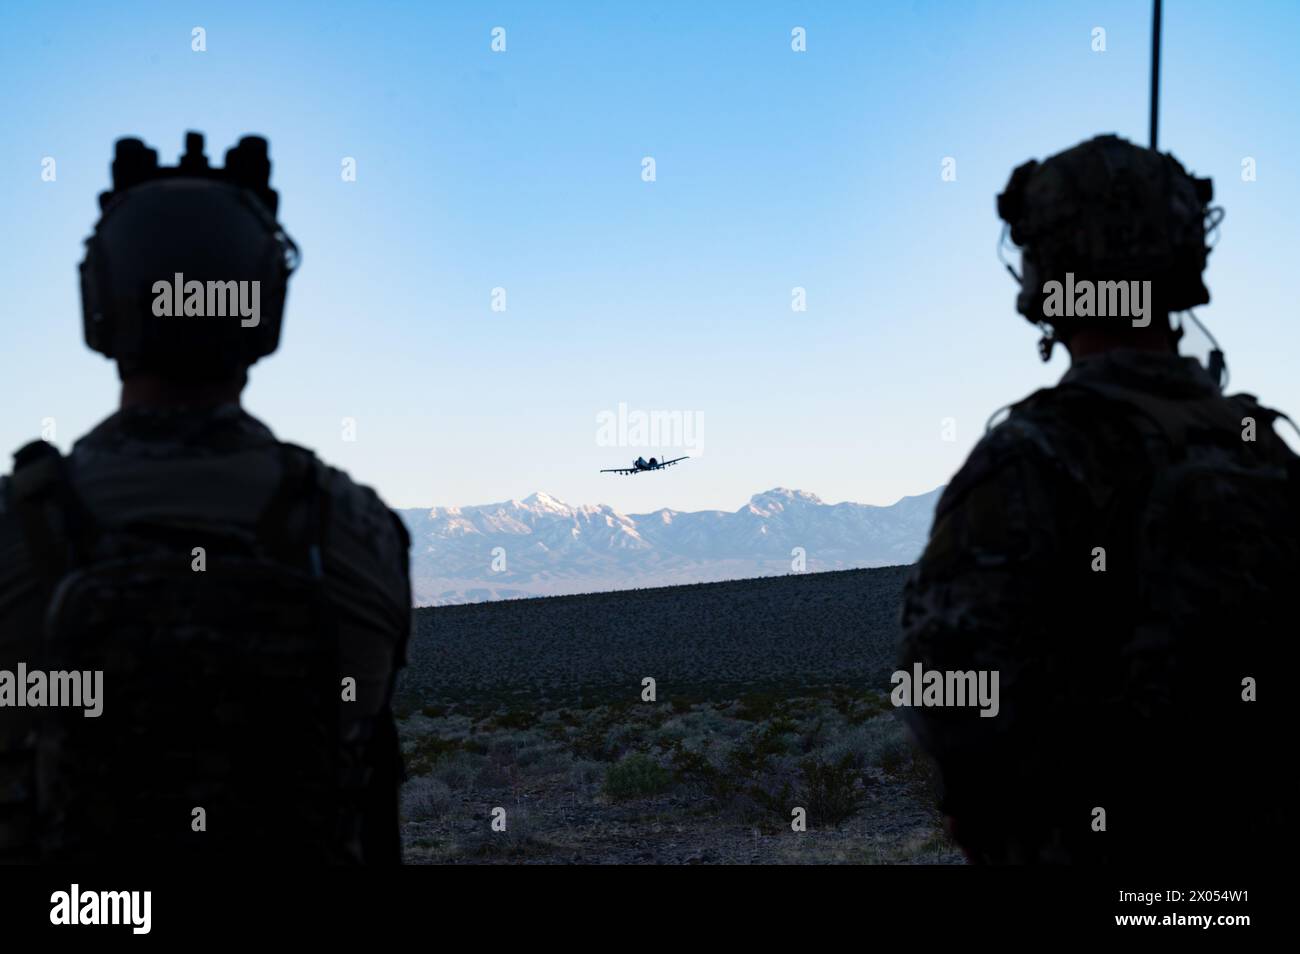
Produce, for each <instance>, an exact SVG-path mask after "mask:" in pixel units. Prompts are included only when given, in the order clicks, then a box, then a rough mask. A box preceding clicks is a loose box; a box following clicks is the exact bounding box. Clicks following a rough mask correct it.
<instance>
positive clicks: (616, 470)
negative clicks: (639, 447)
mask: <svg viewBox="0 0 1300 954" xmlns="http://www.w3.org/2000/svg"><path fill="white" fill-rule="evenodd" d="M680 460H690V458H689V457H674V458H673V459H672V460H656V459H655V458H653V457H651V458H650V459H649V460H646V459H645V458H644V457H638V458H637V459H636V460H634V461H632V466H631V467H611V468H610V469H608V470H602V471H601V473H602V474H640V473H642V472H644V471H649V470H663V469H664V468H665V467H671V466H672V465H673V464H675V463H677V462H678V461H680Z"/></svg>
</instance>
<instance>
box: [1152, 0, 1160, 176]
mask: <svg viewBox="0 0 1300 954" xmlns="http://www.w3.org/2000/svg"><path fill="white" fill-rule="evenodd" d="M1159 119H1160V0H1155V14H1154V16H1153V17H1152V23H1151V149H1152V151H1154V150H1155V148H1156V130H1157V127H1158V125H1159Z"/></svg>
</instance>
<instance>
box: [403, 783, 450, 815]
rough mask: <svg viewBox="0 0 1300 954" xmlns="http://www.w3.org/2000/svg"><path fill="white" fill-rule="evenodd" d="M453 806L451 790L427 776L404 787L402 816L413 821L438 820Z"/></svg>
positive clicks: (444, 784)
mask: <svg viewBox="0 0 1300 954" xmlns="http://www.w3.org/2000/svg"><path fill="white" fill-rule="evenodd" d="M450 804H451V788H450V787H448V785H447V784H446V783H445V782H442V781H439V780H438V779H436V778H431V777H429V776H427V775H425V776H423V777H421V778H416V779H412V780H411V781H409V782H407V783H406V784H405V785H403V786H402V814H403V815H404V816H405V817H406V818H408V819H410V820H412V821H423V820H425V819H428V818H437V817H439V816H441V815H442V814H443V813H444V812H446V811H447V808H448V806H449V805H450Z"/></svg>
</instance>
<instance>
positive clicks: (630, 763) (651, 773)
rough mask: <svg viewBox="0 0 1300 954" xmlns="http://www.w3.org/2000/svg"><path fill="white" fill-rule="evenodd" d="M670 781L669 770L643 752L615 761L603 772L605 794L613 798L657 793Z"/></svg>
mask: <svg viewBox="0 0 1300 954" xmlns="http://www.w3.org/2000/svg"><path fill="white" fill-rule="evenodd" d="M671 782H672V775H671V774H670V773H669V771H668V770H667V769H666V768H664V767H663V766H662V765H660V764H659V763H658V762H656V761H655V760H654V759H652V758H651V757H650V756H648V755H645V754H643V753H639V752H638V753H634V754H632V755H629V756H628V757H627V758H625V759H623V760H622V761H621V762H615V763H614V764H613V765H611V766H610V767H609V771H607V772H606V773H605V794H606V795H608V796H609V797H610V798H612V799H615V800H620V799H625V798H640V797H644V796H647V795H657V794H659V793H660V792H662V791H664V790H665V789H667V788H668V786H669V784H670V783H671Z"/></svg>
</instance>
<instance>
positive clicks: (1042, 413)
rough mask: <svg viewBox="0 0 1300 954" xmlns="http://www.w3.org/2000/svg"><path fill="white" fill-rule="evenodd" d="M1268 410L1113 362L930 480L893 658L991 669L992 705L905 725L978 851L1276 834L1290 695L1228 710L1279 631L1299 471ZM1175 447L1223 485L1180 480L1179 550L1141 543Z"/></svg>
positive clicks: (1139, 356)
mask: <svg viewBox="0 0 1300 954" xmlns="http://www.w3.org/2000/svg"><path fill="white" fill-rule="evenodd" d="M1274 416H1275V412H1271V411H1268V410H1267V409H1265V408H1262V407H1261V406H1259V405H1258V404H1257V403H1255V401H1254V399H1253V398H1251V397H1250V396H1248V395H1238V396H1234V397H1225V396H1223V395H1222V394H1221V392H1220V390H1219V388H1218V386H1217V384H1216V383H1215V382H1214V381H1213V380H1212V379H1211V377H1210V376H1209V374H1208V373H1207V372H1206V371H1205V370H1204V369H1203V368H1202V367H1201V366H1200V365H1199V364H1198V363H1197V362H1196V361H1195V360H1193V359H1190V358H1185V357H1180V356H1178V355H1177V354H1174V353H1159V352H1151V351H1139V350H1132V349H1120V350H1112V351H1108V352H1104V353H1101V354H1097V355H1093V356H1088V357H1084V358H1082V359H1080V360H1077V361H1076V362H1075V364H1074V366H1073V367H1071V368H1070V370H1069V371H1068V372H1067V373H1066V374H1065V376H1064V377H1063V378H1062V380H1061V382H1060V384H1058V385H1057V386H1056V387H1054V388H1047V389H1044V390H1041V391H1039V392H1037V393H1035V394H1034V395H1031V396H1030V397H1029V398H1027V399H1025V400H1024V401H1022V402H1020V403H1019V404H1017V405H1015V406H1014V407H1013V408H1012V410H1011V413H1010V415H1009V417H1007V419H1006V420H1005V421H1003V422H1002V423H1001V424H1000V425H998V426H997V427H995V428H993V429H992V430H991V431H990V432H989V433H988V434H986V435H985V437H984V438H983V439H982V440H981V441H980V442H979V444H978V445H977V446H976V448H975V449H974V451H973V452H972V453H971V455H970V458H969V459H968V460H967V462H966V464H965V465H964V466H963V467H962V469H961V470H960V472H959V473H958V474H957V475H956V477H955V478H954V479H953V481H952V483H951V484H950V485H949V486H948V487H947V489H946V490H945V492H944V494H943V496H942V499H941V500H940V503H939V505H938V508H937V511H936V514H935V520H934V525H933V528H932V531H931V536H930V540H929V544H928V546H927V547H926V550H925V553H924V555H923V556H922V558H921V561H920V563H919V564H918V566H917V567H916V568H915V570H914V571H913V573H912V575H911V576H910V578H909V581H908V583H907V584H906V587H905V591H904V603H903V609H902V629H903V640H902V646H901V656H900V663H899V664H900V668H901V669H904V670H908V671H911V670H912V667H913V665H914V664H915V663H920V664H922V666H923V667H924V668H925V669H926V670H945V671H967V670H993V671H997V672H998V673H999V674H1000V677H999V678H1000V712H999V714H998V715H997V716H996V717H994V718H980V717H978V710H976V709H972V708H966V709H957V708H938V707H930V708H924V707H911V708H903V709H900V713H901V714H902V715H903V717H904V718H905V720H906V721H907V722H908V724H909V726H910V727H911V728H912V730H913V731H914V733H915V734H916V736H917V737H918V739H919V741H920V742H921V744H922V745H923V747H924V748H926V749H927V750H928V751H929V752H930V753H931V754H932V755H933V756H934V758H935V760H936V761H937V763H938V766H939V769H940V773H941V777H942V782H941V785H942V793H941V807H942V809H943V811H944V813H945V814H946V815H948V816H949V817H950V818H951V819H952V822H953V828H954V833H955V836H956V838H957V840H958V841H959V842H960V843H961V844H962V846H963V848H964V849H965V850H966V852H967V855H968V857H970V858H971V859H972V860H973V861H977V862H986V863H1086V862H1110V863H1114V862H1120V861H1133V860H1143V859H1145V860H1149V861H1150V860H1158V861H1169V860H1176V859H1180V858H1181V859H1185V860H1207V859H1214V860H1220V861H1224V860H1227V861H1232V860H1241V859H1245V858H1252V857H1254V856H1256V855H1257V854H1260V853H1263V852H1264V851H1266V850H1267V848H1266V846H1267V844H1268V840H1269V839H1271V838H1274V837H1276V835H1277V834H1278V833H1279V832H1280V831H1281V830H1282V829H1283V828H1284V827H1285V825H1284V823H1283V822H1282V820H1281V819H1280V810H1281V807H1282V804H1283V800H1282V798H1281V795H1280V793H1281V792H1282V791H1283V790H1284V788H1283V783H1282V781H1281V778H1282V776H1281V773H1280V769H1279V766H1280V764H1281V761H1282V760H1281V758H1280V756H1281V755H1282V753H1283V752H1284V751H1285V740H1284V737H1283V735H1282V729H1281V726H1282V724H1283V719H1282V717H1281V714H1280V713H1279V712H1278V701H1279V697H1281V696H1283V695H1284V693H1285V692H1286V691H1287V690H1286V689H1285V688H1283V687H1280V686H1279V685H1278V683H1277V682H1276V681H1275V682H1273V683H1272V685H1271V686H1269V687H1268V688H1262V689H1261V692H1260V701H1258V702H1254V703H1246V702H1243V701H1242V679H1243V677H1247V676H1249V677H1253V678H1256V679H1259V680H1260V681H1261V683H1263V682H1265V680H1266V679H1267V677H1268V676H1269V675H1270V674H1272V673H1276V672H1277V671H1278V670H1279V668H1280V665H1281V662H1282V658H1283V656H1282V654H1283V653H1287V654H1288V656H1289V654H1290V650H1289V646H1290V644H1291V642H1292V641H1293V640H1294V633H1293V632H1291V631H1290V629H1291V627H1292V626H1293V624H1291V623H1290V622H1289V620H1290V619H1291V618H1292V617H1291V612H1290V611H1291V609H1292V607H1289V606H1287V605H1286V604H1285V594H1286V593H1287V592H1288V589H1289V588H1290V587H1293V586H1294V580H1295V579H1296V578H1297V577H1296V574H1297V571H1298V570H1300V553H1298V551H1297V547H1298V545H1300V544H1298V543H1297V540H1298V539H1300V534H1298V533H1297V530H1298V529H1300V528H1298V527H1297V525H1296V508H1295V506H1294V501H1295V500H1296V499H1297V491H1296V488H1297V487H1300V483H1297V476H1298V475H1300V471H1297V458H1296V456H1295V455H1294V454H1293V453H1292V452H1291V451H1290V450H1289V449H1288V448H1287V447H1286V446H1285V445H1284V444H1283V442H1282V441H1281V440H1280V439H1279V438H1278V437H1277V435H1276V433H1275V432H1274V431H1273V429H1272V427H1271V426H1270V425H1271V423H1272V421H1273V419H1274ZM1247 417H1251V418H1253V419H1254V420H1255V421H1257V422H1258V432H1257V436H1256V439H1255V440H1254V441H1247V440H1243V439H1242V433H1243V419H1244V418H1247ZM1193 445H1195V446H1197V447H1200V448H1202V449H1203V450H1204V454H1202V455H1200V457H1199V459H1203V460H1213V461H1216V462H1217V463H1216V466H1217V467H1218V468H1219V471H1220V472H1221V473H1227V474H1230V475H1231V478H1232V479H1231V480H1228V479H1214V480H1201V481H1199V482H1193V483H1192V484H1190V485H1189V489H1188V490H1187V494H1186V499H1185V500H1184V501H1183V502H1182V503H1180V504H1179V505H1178V506H1177V507H1176V508H1175V509H1176V510H1177V514H1176V517H1175V519H1176V521H1177V522H1176V523H1172V524H1171V526H1174V527H1175V531H1174V533H1175V535H1176V536H1177V538H1176V539H1154V538H1153V537H1152V536H1151V535H1150V534H1148V535H1146V536H1144V535H1143V533H1142V532H1141V527H1142V526H1143V523H1142V521H1143V520H1144V519H1145V516H1144V515H1145V514H1147V513H1148V511H1149V509H1150V507H1151V506H1152V500H1151V498H1150V496H1149V495H1150V493H1151V488H1152V486H1153V485H1154V484H1155V482H1156V481H1157V479H1158V477H1159V476H1160V474H1161V473H1169V472H1170V469H1171V468H1176V467H1178V466H1179V462H1180V461H1184V460H1190V459H1192V456H1194V455H1190V454H1189V453H1188V450H1187V449H1188V448H1189V447H1191V446H1193ZM1252 479H1258V480H1257V485H1258V489H1254V485H1252V484H1251V482H1250V481H1251V480H1252ZM1243 487H1244V488H1246V490H1245V491H1243ZM1279 494H1281V495H1282V496H1279ZM1283 497H1285V498H1286V499H1283ZM1179 526H1185V527H1186V533H1185V534H1182V535H1177V533H1176V528H1177V527H1179ZM1167 531H1168V527H1166V530H1165V531H1161V533H1164V534H1165V535H1166V536H1168V533H1167ZM1156 536H1157V537H1158V536H1160V534H1156ZM1097 547H1102V548H1105V557H1106V566H1105V571H1104V572H1098V571H1096V570H1095V566H1096V554H1095V548H1097ZM1157 578H1158V579H1157ZM1171 621H1173V625H1170V624H1171ZM1097 807H1101V808H1103V809H1105V811H1106V830H1105V831H1104V832H1103V831H1095V830H1093V821H1094V815H1093V812H1094V809H1095V808H1097Z"/></svg>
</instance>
